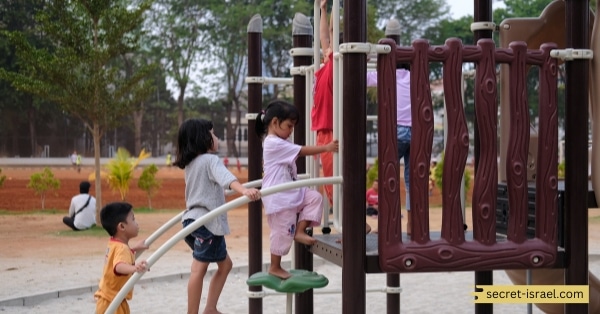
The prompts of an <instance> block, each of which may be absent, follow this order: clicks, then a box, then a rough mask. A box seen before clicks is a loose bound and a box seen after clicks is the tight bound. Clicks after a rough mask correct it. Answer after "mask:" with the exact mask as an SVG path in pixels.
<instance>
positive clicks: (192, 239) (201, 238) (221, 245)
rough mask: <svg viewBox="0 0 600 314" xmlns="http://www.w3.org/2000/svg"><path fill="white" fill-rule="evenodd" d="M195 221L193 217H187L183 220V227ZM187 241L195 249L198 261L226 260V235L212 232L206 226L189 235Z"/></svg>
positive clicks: (195, 256)
mask: <svg viewBox="0 0 600 314" xmlns="http://www.w3.org/2000/svg"><path fill="white" fill-rule="evenodd" d="M193 222H194V220H193V219H186V220H185V221H184V222H183V227H184V228H185V227H187V226H188V225H190V224H192V223H193ZM185 243H187V245H188V246H189V247H190V248H191V249H192V250H193V253H192V256H193V257H194V259H195V260H197V261H200V262H204V263H216V262H221V261H224V260H225V258H226V257H227V245H226V244H225V237H224V236H217V235H214V234H212V232H210V231H209V230H208V229H206V227H204V226H202V227H200V228H198V229H196V230H194V231H193V232H192V233H191V234H189V235H187V236H186V237H185Z"/></svg>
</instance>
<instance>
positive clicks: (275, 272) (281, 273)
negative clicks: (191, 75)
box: [269, 265, 292, 280]
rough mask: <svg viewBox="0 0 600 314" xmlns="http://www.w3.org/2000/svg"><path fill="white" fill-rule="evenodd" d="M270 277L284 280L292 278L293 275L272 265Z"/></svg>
mask: <svg viewBox="0 0 600 314" xmlns="http://www.w3.org/2000/svg"><path fill="white" fill-rule="evenodd" d="M269 275H272V276H275V277H277V278H279V279H283V280H285V279H288V278H290V277H292V274H290V273H288V272H287V271H286V270H285V269H283V268H281V267H273V266H272V265H271V267H269Z"/></svg>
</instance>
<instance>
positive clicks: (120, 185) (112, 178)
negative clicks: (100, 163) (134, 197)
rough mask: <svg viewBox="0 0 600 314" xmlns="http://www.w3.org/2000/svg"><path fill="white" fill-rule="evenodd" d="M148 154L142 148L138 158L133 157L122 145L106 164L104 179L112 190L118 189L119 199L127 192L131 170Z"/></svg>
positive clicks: (131, 177)
mask: <svg viewBox="0 0 600 314" xmlns="http://www.w3.org/2000/svg"><path fill="white" fill-rule="evenodd" d="M149 156H150V154H149V153H146V151H145V150H143V149H142V151H141V152H140V155H139V156H138V158H136V159H134V158H132V157H131V155H130V154H129V151H127V150H126V149H125V148H123V147H119V149H117V154H116V156H115V157H114V158H113V159H111V160H110V161H109V162H108V164H107V165H106V170H107V172H106V174H105V175H106V179H107V181H108V186H110V188H111V189H112V190H113V191H114V190H118V191H119V193H120V194H121V200H122V201H124V200H125V197H126V196H127V193H128V192H129V183H130V182H131V180H132V179H133V171H134V170H135V168H136V167H137V166H138V165H139V163H140V161H142V160H143V159H146V158H148V157H149Z"/></svg>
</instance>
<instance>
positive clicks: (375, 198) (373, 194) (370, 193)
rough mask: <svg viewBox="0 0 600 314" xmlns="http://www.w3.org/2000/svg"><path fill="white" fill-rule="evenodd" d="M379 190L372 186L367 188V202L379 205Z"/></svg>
mask: <svg viewBox="0 0 600 314" xmlns="http://www.w3.org/2000/svg"><path fill="white" fill-rule="evenodd" d="M377 193H378V192H377V191H375V190H373V188H370V189H368V190H367V204H368V205H379V195H378V194H377Z"/></svg>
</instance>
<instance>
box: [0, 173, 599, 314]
mask: <svg viewBox="0 0 600 314" xmlns="http://www.w3.org/2000/svg"><path fill="white" fill-rule="evenodd" d="M64 171H65V172H66V173H67V175H68V176H72V175H73V173H72V171H71V169H66V170H64ZM161 171H162V170H161ZM171 171H172V169H171ZM21 172H24V173H21ZM178 172H179V171H178ZM3 174H7V175H10V176H11V178H12V179H11V181H12V182H13V183H14V182H17V181H18V180H21V179H19V178H22V177H27V174H26V170H10V171H7V170H6V169H4V170H3ZM171 175H172V176H173V179H172V180H173V182H175V181H178V180H181V179H182V177H178V176H179V175H178V174H176V173H171ZM74 180H79V178H74ZM11 181H8V182H11ZM75 182H77V181H75ZM5 187H6V186H5ZM173 188H174V187H173ZM106 191H108V190H106ZM0 193H3V194H0V198H1V199H2V201H7V199H6V198H11V200H9V202H14V203H18V202H20V200H19V198H18V197H13V196H11V194H10V191H9V192H8V193H7V191H6V190H5V188H0ZM105 193H107V194H108V193H110V192H105ZM180 193H181V196H182V197H183V192H182V191H181V192H180ZM65 195H66V194H65ZM69 198H70V196H69ZM63 201H64V199H63ZM66 206H68V202H67V204H66V205H65V208H66ZM1 208H2V207H0V209H1ZM20 212H21V213H20V214H18V215H17V214H14V215H13V214H3V215H0V278H1V279H0V281H1V282H2V284H1V285H0V301H2V300H10V299H16V298H19V297H23V296H31V295H37V294H43V293H47V292H53V291H66V290H69V289H72V288H79V287H94V286H96V285H97V284H98V281H99V278H100V276H101V270H102V263H103V257H104V249H105V245H106V241H107V237H106V236H104V235H82V234H78V233H76V232H73V231H70V230H68V228H67V227H66V226H64V225H63V224H62V215H64V213H66V209H65V210H64V212H58V213H54V214H47V213H43V214H40V213H25V214H24V213H22V211H20ZM178 213H179V210H178V209H173V210H160V211H156V212H153V213H144V212H141V213H138V214H136V218H137V220H138V221H139V223H140V227H141V231H140V235H139V237H138V238H137V239H134V241H136V240H142V239H144V238H146V237H148V236H149V235H150V234H151V233H152V232H153V231H154V230H156V229H157V228H159V227H160V226H161V225H162V224H164V223H165V222H166V221H168V220H169V219H171V218H172V217H173V216H175V215H176V214H178ZM440 214H441V210H436V209H434V210H432V213H431V215H430V223H431V229H432V230H437V229H436V228H439V226H440V220H441V219H440V218H441V215H440ZM468 216H469V215H467V217H468ZM589 216H590V217H592V219H591V220H590V239H589V243H590V269H591V270H592V272H594V273H595V274H596V275H600V258H598V256H597V255H599V254H600V241H599V240H600V219H598V218H594V217H600V210H599V209H591V210H590V211H589ZM229 221H230V226H231V230H232V233H231V235H229V236H228V237H227V244H228V250H229V253H230V255H231V257H232V259H233V261H234V267H236V270H234V272H232V274H231V275H230V276H229V279H228V282H227V284H226V286H225V290H224V291H223V294H222V297H221V299H220V303H219V306H220V309H221V310H223V311H224V312H226V313H235V312H247V311H248V298H247V297H246V291H247V286H246V284H245V280H246V279H247V276H248V274H247V270H245V269H244V268H243V266H245V265H247V260H248V249H247V242H248V229H247V211H246V210H245V208H238V209H235V210H232V211H230V212H229ZM368 221H369V223H370V224H371V225H373V226H376V220H374V219H371V218H368ZM467 224H470V222H469V221H467ZM179 230H180V225H176V226H175V228H173V230H170V231H169V232H167V233H166V234H165V236H163V237H161V238H159V239H158V240H157V242H156V243H154V244H153V245H152V246H151V249H150V250H148V251H147V252H146V253H144V254H143V255H142V257H141V258H148V257H149V256H150V255H151V254H153V253H154V252H155V251H156V249H158V247H160V245H162V244H163V243H164V242H166V241H167V239H168V238H170V237H171V236H172V235H173V234H175V233H176V232H177V231H179ZM319 231H320V229H319V228H317V230H316V232H319ZM267 234H268V227H267V226H266V219H263V261H264V262H268V247H269V245H268V237H267V236H266V235H267ZM290 258H291V257H290V256H287V257H286V260H287V261H289V260H290ZM190 263H191V252H190V250H189V248H188V247H187V246H186V245H185V244H184V243H183V242H181V243H178V244H177V245H176V246H175V247H174V248H173V249H172V250H171V251H169V252H168V253H167V254H165V256H164V257H163V258H161V259H160V260H158V261H157V262H156V264H155V265H153V266H152V269H151V272H149V273H148V274H147V275H145V276H144V278H156V279H158V278H170V279H168V280H167V279H165V280H162V281H156V282H145V283H140V284H138V285H137V286H136V288H135V293H134V298H133V300H132V301H131V303H130V305H131V308H132V310H133V312H134V313H181V312H185V307H186V305H185V302H186V285H187V280H186V278H185V274H186V273H188V272H189V265H190ZM315 271H317V272H319V273H323V274H325V275H326V276H327V277H328V278H329V280H330V284H329V286H328V287H327V288H326V289H323V290H325V291H330V292H333V290H335V289H341V269H340V268H339V267H337V266H335V265H332V264H329V263H328V262H325V261H321V260H319V259H317V260H316V261H315ZM174 274H183V275H182V276H180V277H178V278H177V277H174V276H169V275H174ZM401 278H402V279H401V286H402V294H401V297H402V301H401V308H402V313H468V312H473V303H472V297H471V296H470V291H472V288H473V274H472V273H470V272H457V273H433V274H408V275H402V277H401ZM494 279H495V283H496V284H510V281H509V280H508V278H507V277H506V275H505V274H504V272H502V271H497V272H494ZM366 286H367V288H368V289H370V290H376V291H379V292H369V293H368V294H367V311H366V312H367V313H383V312H384V311H385V295H384V294H383V293H381V292H380V290H382V289H383V288H384V287H385V276H384V275H381V274H376V275H371V274H369V275H367V276H366ZM285 300H286V298H285V296H269V297H267V298H265V299H264V301H263V307H264V309H265V313H285V305H284V303H285ZM203 301H204V299H203ZM93 309H94V301H93V297H92V292H85V293H74V294H73V295H69V296H62V297H60V298H56V297H49V298H48V299H47V300H45V301H42V302H40V303H37V304H30V305H27V306H9V305H0V312H2V313H92V312H93ZM341 310H342V305H341V296H340V294H334V293H328V294H324V295H321V294H316V295H315V313H323V312H331V313H341ZM495 312H496V313H515V312H520V313H525V312H526V307H525V305H497V306H495ZM534 313H540V311H539V310H534Z"/></svg>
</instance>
